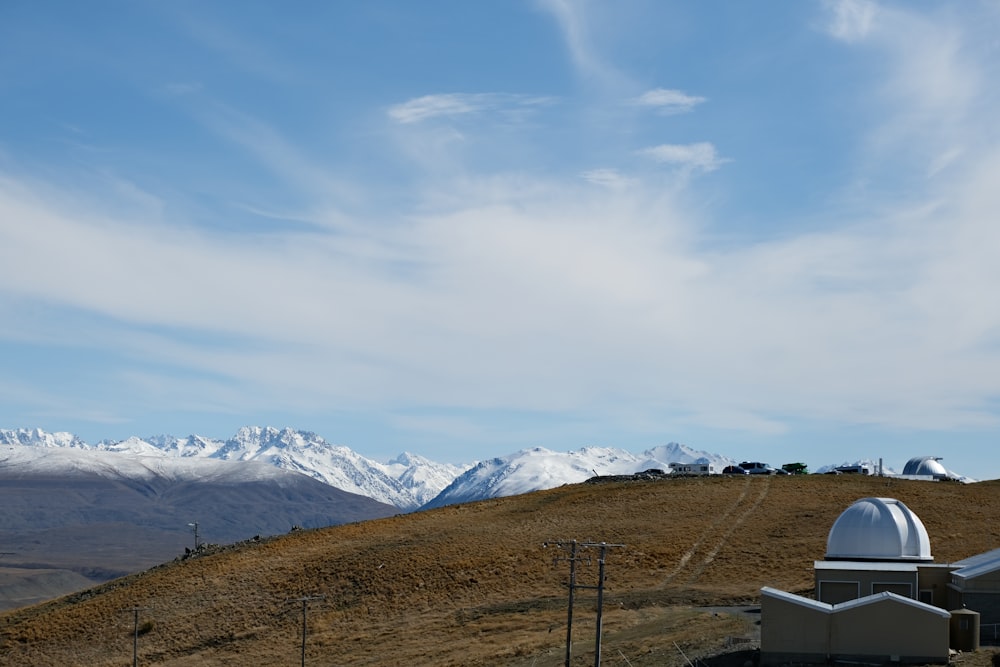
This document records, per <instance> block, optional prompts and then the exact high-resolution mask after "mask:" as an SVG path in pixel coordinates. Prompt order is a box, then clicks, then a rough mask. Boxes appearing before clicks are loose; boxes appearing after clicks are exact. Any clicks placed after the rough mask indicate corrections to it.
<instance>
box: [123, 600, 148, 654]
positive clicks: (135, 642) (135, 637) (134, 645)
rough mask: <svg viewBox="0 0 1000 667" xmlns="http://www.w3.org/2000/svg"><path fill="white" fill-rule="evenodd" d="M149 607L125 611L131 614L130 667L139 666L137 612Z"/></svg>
mask: <svg viewBox="0 0 1000 667" xmlns="http://www.w3.org/2000/svg"><path fill="white" fill-rule="evenodd" d="M147 609H149V607H132V608H131V609H126V611H130V612H132V667H138V665H139V612H140V611H146V610H147Z"/></svg>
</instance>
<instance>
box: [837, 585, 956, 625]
mask: <svg viewBox="0 0 1000 667" xmlns="http://www.w3.org/2000/svg"><path fill="white" fill-rule="evenodd" d="M888 601H892V602H898V603H900V604H905V605H906V606H908V607H913V608H914V609H919V610H920V611H924V612H927V613H931V614H934V615H936V616H941V617H943V618H951V613H950V612H948V611H945V610H944V609H941V608H940V607H935V606H934V605H931V604H927V603H926V602H921V601H920V600H914V599H913V598H908V597H903V596H902V595H898V594H896V593H893V592H891V591H882V592H881V593H875V594H873V595H867V596H865V597H863V598H857V599H855V600H848V601H847V602H840V603H838V604H835V605H833V611H834V612H838V611H843V610H845V609H854V608H855V607H864V606H866V605H870V604H879V603H884V602H888Z"/></svg>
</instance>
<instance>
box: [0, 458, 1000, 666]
mask: <svg viewBox="0 0 1000 667" xmlns="http://www.w3.org/2000/svg"><path fill="white" fill-rule="evenodd" d="M866 496H888V497H894V498H898V499H900V500H902V501H903V502H904V503H906V504H907V505H908V506H909V507H910V508H911V509H912V510H914V512H916V514H917V515H918V516H919V517H920V518H921V519H922V520H923V522H924V524H925V525H926V527H927V530H928V533H929V534H930V537H931V546H932V550H933V554H934V556H935V560H937V561H938V562H947V561H952V560H958V559H961V558H964V557H967V556H970V555H973V554H976V553H980V552H982V551H986V550H989V549H993V548H997V547H1000V483H998V482H984V483H979V484H972V485H961V484H957V483H930V482H912V481H901V480H889V479H884V478H873V477H861V476H826V475H812V476H797V477H752V478H719V477H716V478H687V479H665V480H661V481H644V482H605V483H588V484H579V485H573V486H565V487H562V488H558V489H553V490H551V491H545V492H538V493H532V494H527V495H524V496H517V497H511V498H503V499H497V500H489V501H483V502H479V503H473V504H469V505H461V506H453V507H446V508H442V509H438V510H433V511H428V512H421V513H415V514H407V515H400V516H396V517H393V518H388V519H381V520H374V521H368V522H363V523H357V524H351V525H345V526H339V527H335V528H328V529H322V530H314V531H300V532H295V533H292V534H289V535H287V536H283V537H281V538H277V539H274V540H268V541H264V542H261V543H258V544H246V545H239V546H237V547H234V548H230V549H226V550H222V551H220V552H219V553H215V554H212V555H206V556H199V557H197V558H190V559H187V560H183V561H178V562H173V563H169V564H166V565H164V566H160V567H158V568H154V569H153V570H150V571H148V572H145V573H142V574H140V575H134V576H131V577H126V578H123V579H118V580H115V581H113V582H109V583H108V584H105V585H103V586H101V587H98V588H95V589H91V590H89V591H87V592H85V593H82V594H77V595H74V596H70V597H67V598H61V599H59V600H55V601H53V602H50V603H46V604H43V605H39V606H36V607H31V608H28V609H22V610H19V611H16V612H12V613H9V614H6V615H5V616H2V617H0V665H35V666H38V667H42V666H45V665H52V666H59V667H63V666H66V665H88V666H92V667H102V666H112V665H114V666H116V667H118V666H124V665H129V664H131V660H132V646H133V644H132V641H133V635H132V631H133V613H132V612H131V611H129V610H130V609H132V608H135V607H138V608H141V610H140V612H139V620H140V628H141V636H140V637H139V640H138V646H139V664H142V665H154V664H155V665H169V666H171V667H187V666H193V665H199V666H205V665H207V666H218V665H247V664H253V665H261V666H265V667H266V666H270V665H293V664H295V665H297V664H299V650H300V649H299V647H300V631H301V622H302V603H301V602H299V601H297V599H298V598H301V597H303V596H320V595H321V596H324V597H323V598H322V599H317V600H313V601H311V602H309V603H308V607H307V609H308V628H309V634H308V640H307V657H306V664H311V665H386V666H388V665H511V666H520V665H523V666H525V667H528V666H530V665H537V666H538V667H545V666H555V665H562V664H563V656H564V650H565V635H566V626H565V623H566V602H567V591H566V588H565V586H564V583H565V582H566V580H567V576H568V571H569V567H568V564H567V563H566V562H558V563H554V562H553V559H554V557H557V556H560V555H563V556H565V555H566V552H565V551H560V550H558V549H556V548H548V549H544V548H543V547H542V544H543V542H545V541H548V540H570V539H577V540H581V541H604V542H608V543H622V544H624V545H625V547H624V548H620V549H619V548H616V549H612V550H611V551H610V553H609V555H608V558H607V561H606V564H607V572H606V575H607V588H606V591H605V605H604V609H605V613H604V632H603V635H602V636H603V650H602V656H604V664H606V665H626V664H629V665H633V666H636V667H637V666H639V665H654V664H655V665H675V664H682V663H683V660H684V658H682V657H680V655H679V652H678V649H683V650H684V651H685V653H686V654H687V655H688V657H692V654H694V655H706V654H710V653H713V652H717V651H719V650H720V649H721V648H722V643H723V642H724V641H725V640H726V638H727V637H742V636H744V635H746V634H747V633H748V632H750V631H751V630H752V628H751V627H750V626H749V625H748V624H747V622H746V621H744V620H742V619H740V618H739V617H736V616H730V615H728V614H721V615H720V614H715V613H711V612H706V611H703V610H696V609H693V607H696V606H707V605H722V604H736V603H740V602H753V601H755V600H756V598H757V592H758V590H759V589H760V587H761V586H764V585H769V586H775V587H779V588H782V589H784V590H790V591H796V592H806V591H809V590H810V589H811V587H812V563H813V560H815V559H817V558H822V556H823V554H824V550H825V542H826V536H827V533H828V531H829V529H830V526H831V525H832V523H833V521H834V520H835V519H836V518H837V516H838V515H839V514H840V512H841V511H843V510H844V509H845V508H846V507H847V506H849V505H850V504H851V503H852V502H854V501H855V500H857V499H858V498H863V497H866ZM590 553H593V554H594V556H595V560H593V561H592V562H591V564H589V565H587V564H581V565H580V567H579V570H578V572H579V583H583V584H586V583H596V573H597V571H598V563H597V560H596V555H597V552H596V550H591V551H590ZM594 601H595V592H594V591H591V590H581V591H578V593H577V605H576V607H575V617H574V626H573V628H574V633H573V636H574V664H577V663H579V664H581V665H586V664H593V662H594V660H593V637H594V630H595V605H594ZM675 643H676V647H675V645H674V644H675Z"/></svg>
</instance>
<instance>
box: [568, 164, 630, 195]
mask: <svg viewBox="0 0 1000 667" xmlns="http://www.w3.org/2000/svg"><path fill="white" fill-rule="evenodd" d="M580 176H581V177H582V178H583V179H584V180H585V181H587V182H588V183H593V184H594V185H600V186H602V187H605V188H610V189H612V190H620V189H623V188H628V187H630V186H632V185H635V180H633V179H631V178H628V177H627V176H624V175H623V174H621V173H620V172H618V171H617V170H615V169H591V170H590V171H585V172H583V173H582V174H580Z"/></svg>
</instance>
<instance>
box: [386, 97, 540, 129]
mask: <svg viewBox="0 0 1000 667" xmlns="http://www.w3.org/2000/svg"><path fill="white" fill-rule="evenodd" d="M551 102H552V100H551V99H550V98H546V97H531V96H527V95H514V94H505V93H441V94H436V95H424V96H422V97H416V98H413V99H411V100H407V101H406V102H403V103H401V104H396V105H394V106H392V107H390V108H389V111H388V115H389V117H390V118H391V119H392V120H394V121H396V122H397V123H401V124H404V125H407V124H410V123H419V122H422V121H426V120H431V119H433V118H440V117H448V118H456V117H459V116H467V115H472V114H482V113H487V112H490V113H502V114H504V115H505V116H506V117H510V116H511V115H517V114H522V113H525V112H528V111H531V110H533V109H537V108H538V107H540V106H543V105H547V104H550V103H551Z"/></svg>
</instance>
